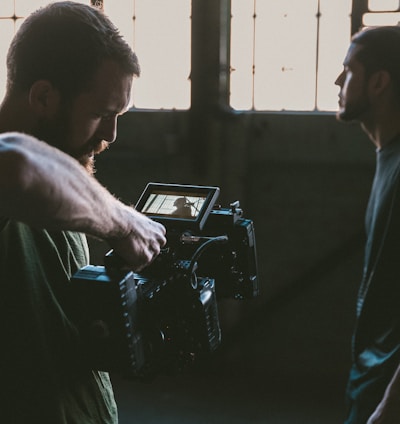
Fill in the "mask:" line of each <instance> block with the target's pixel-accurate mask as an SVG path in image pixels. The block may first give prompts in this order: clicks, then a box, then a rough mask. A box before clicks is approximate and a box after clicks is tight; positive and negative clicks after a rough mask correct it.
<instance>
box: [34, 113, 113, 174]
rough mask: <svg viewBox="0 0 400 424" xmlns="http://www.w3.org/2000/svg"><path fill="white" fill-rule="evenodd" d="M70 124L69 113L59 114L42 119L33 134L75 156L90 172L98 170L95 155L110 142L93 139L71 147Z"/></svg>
mask: <svg viewBox="0 0 400 424" xmlns="http://www.w3.org/2000/svg"><path fill="white" fill-rule="evenodd" d="M69 128H70V125H69V119H68V114H62V113H61V114H57V116H56V117H55V118H53V119H51V120H41V121H40V122H39V123H38V125H37V127H36V129H35V131H33V135H34V136H35V137H37V138H38V139H39V140H42V141H45V142H46V143H48V144H50V145H51V146H53V147H56V148H58V149H60V150H62V151H63V152H64V153H67V154H68V155H70V156H72V157H73V158H75V159H76V160H77V161H78V162H79V163H80V164H81V165H82V166H83V167H84V168H85V169H86V170H87V172H88V173H89V174H91V175H93V174H94V173H95V172H96V169H95V160H94V155H97V154H99V153H101V152H102V151H103V150H105V149H107V148H108V144H109V143H107V142H106V141H104V140H100V139H93V140H88V141H87V142H86V143H85V145H83V146H81V148H79V149H75V150H74V149H71V147H70V146H69V145H68V140H69V138H70V129H69Z"/></svg>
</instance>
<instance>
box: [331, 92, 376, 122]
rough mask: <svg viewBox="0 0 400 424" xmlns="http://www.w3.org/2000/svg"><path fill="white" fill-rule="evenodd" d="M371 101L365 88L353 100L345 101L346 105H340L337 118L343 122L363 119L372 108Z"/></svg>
mask: <svg viewBox="0 0 400 424" xmlns="http://www.w3.org/2000/svg"><path fill="white" fill-rule="evenodd" d="M370 106H371V104H370V101H369V99H368V96H367V94H366V91H365V90H364V91H363V93H362V94H361V95H360V96H359V97H358V98H357V99H355V100H353V101H352V102H346V103H344V107H343V108H342V107H341V106H340V109H339V111H338V112H337V113H336V117H337V119H339V120H340V121H343V122H351V121H362V119H363V117H365V116H366V114H367V113H368V111H369V110H370Z"/></svg>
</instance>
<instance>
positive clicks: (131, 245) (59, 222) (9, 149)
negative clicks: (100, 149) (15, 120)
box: [0, 133, 165, 270]
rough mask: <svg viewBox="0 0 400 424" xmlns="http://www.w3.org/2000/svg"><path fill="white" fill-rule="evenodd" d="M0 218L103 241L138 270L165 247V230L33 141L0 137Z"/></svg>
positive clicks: (77, 167) (73, 162)
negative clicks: (82, 234) (88, 236)
mask: <svg viewBox="0 0 400 424" xmlns="http://www.w3.org/2000/svg"><path fill="white" fill-rule="evenodd" d="M0 216H3V217H8V218H11V219H16V220H20V221H22V222H25V223H27V224H30V225H33V226H37V227H41V228H47V229H56V230H72V231H79V232H83V233H86V234H89V235H93V236H95V237H98V238H101V239H103V240H105V241H107V242H108V243H109V244H110V246H111V247H113V248H114V250H115V251H116V252H117V253H118V254H119V255H120V256H121V257H122V258H123V259H124V260H125V261H126V262H127V263H128V264H129V265H130V266H131V267H132V269H134V270H140V269H141V268H142V267H144V266H146V265H147V264H148V263H149V262H151V261H152V260H153V259H154V258H155V256H157V255H158V253H159V252H160V248H161V247H162V246H163V245H164V244H165V229H164V227H163V226H162V225H160V224H158V223H156V222H154V221H152V220H150V219H148V218H147V217H145V216H144V215H142V214H141V213H139V212H137V211H136V210H135V209H134V208H132V207H129V206H127V205H125V204H123V203H122V202H120V201H119V200H118V199H116V198H115V197H114V196H113V195H112V194H111V193H110V192H108V191H107V190H106V189H105V188H104V187H103V186H102V185H101V184H100V183H99V182H98V181H97V180H96V179H95V178H93V177H92V176H90V175H89V174H88V173H87V171H86V170H85V169H84V168H83V167H82V166H81V165H80V164H79V163H78V162H77V161H76V160H75V159H73V158H72V157H70V156H68V155H66V154H64V153H63V152H61V151H60V150H58V149H55V148H53V147H51V146H49V145H48V144H46V143H43V142H41V141H38V140H36V139H35V138H33V137H30V136H27V135H24V134H19V133H8V134H2V135H1V136H0Z"/></svg>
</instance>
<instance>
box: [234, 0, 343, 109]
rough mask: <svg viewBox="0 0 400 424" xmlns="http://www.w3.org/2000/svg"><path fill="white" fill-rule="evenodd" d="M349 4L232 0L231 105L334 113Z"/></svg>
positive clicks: (329, 0)
mask: <svg viewBox="0 0 400 424" xmlns="http://www.w3.org/2000/svg"><path fill="white" fill-rule="evenodd" d="M350 11H351V0H335V1H332V0H320V1H318V0H295V1H294V0H279V1H278V0H258V1H256V0H232V36H231V66H232V74H231V106H232V107H233V108H235V109H255V110H314V109H321V110H334V109H336V108H337V89H335V86H334V81H335V79H336V76H337V75H338V73H339V71H340V69H341V66H342V61H343V58H344V55H345V53H346V49H347V47H348V43H349V40H350Z"/></svg>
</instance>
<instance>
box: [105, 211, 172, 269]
mask: <svg viewBox="0 0 400 424" xmlns="http://www.w3.org/2000/svg"><path fill="white" fill-rule="evenodd" d="M129 228H130V232H129V233H128V234H127V235H125V236H123V237H120V238H113V239H111V240H108V243H109V244H110V246H111V247H112V248H113V249H114V251H115V253H116V254H117V255H119V256H120V257H121V258H122V259H123V260H124V261H125V262H126V264H127V266H128V267H129V268H131V269H132V270H133V271H140V270H142V269H143V268H144V267H146V266H147V265H149V264H150V263H151V262H152V261H153V260H154V259H155V258H156V257H157V256H158V255H159V253H160V249H161V248H162V247H163V246H164V245H165V243H166V237H165V227H164V226H163V225H161V224H159V223H158V222H155V221H152V220H151V219H149V218H147V217H146V216H145V215H143V214H141V213H139V212H137V211H135V210H134V209H131V219H130V222H129Z"/></svg>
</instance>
